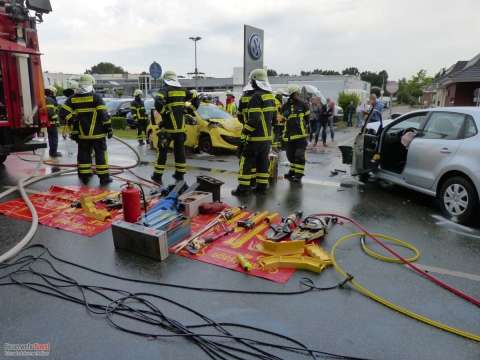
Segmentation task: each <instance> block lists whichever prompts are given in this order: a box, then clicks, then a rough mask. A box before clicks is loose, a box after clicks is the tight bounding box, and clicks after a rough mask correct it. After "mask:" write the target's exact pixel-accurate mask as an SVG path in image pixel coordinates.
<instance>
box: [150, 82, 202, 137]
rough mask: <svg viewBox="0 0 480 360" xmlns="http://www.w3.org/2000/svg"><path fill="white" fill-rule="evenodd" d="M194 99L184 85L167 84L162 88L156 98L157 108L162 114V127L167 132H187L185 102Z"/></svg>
mask: <svg viewBox="0 0 480 360" xmlns="http://www.w3.org/2000/svg"><path fill="white" fill-rule="evenodd" d="M193 99H194V95H193V94H192V92H190V91H189V90H187V89H185V88H182V87H175V86H170V85H166V86H165V87H163V88H162V89H160V91H159V92H158V94H157V96H156V98H155V109H156V110H157V111H158V112H159V113H160V114H161V115H162V122H161V123H160V128H162V129H164V130H165V132H167V133H184V132H186V129H185V118H184V115H185V102H186V101H190V100H193ZM196 107H198V105H197V106H196Z"/></svg>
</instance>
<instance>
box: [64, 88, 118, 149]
mask: <svg viewBox="0 0 480 360" xmlns="http://www.w3.org/2000/svg"><path fill="white" fill-rule="evenodd" d="M60 118H61V119H63V120H65V121H66V123H67V124H71V125H72V132H71V135H73V136H78V138H79V139H81V140H95V139H102V138H105V136H106V135H107V134H108V133H110V132H111V131H112V122H111V120H110V116H109V115H108V111H107V107H106V106H105V103H104V102H103V99H102V97H101V96H100V95H98V94H96V93H93V92H90V93H86V94H75V95H72V96H71V97H69V98H68V99H67V101H65V104H63V105H62V107H61V108H60Z"/></svg>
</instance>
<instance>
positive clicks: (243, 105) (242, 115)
mask: <svg viewBox="0 0 480 360" xmlns="http://www.w3.org/2000/svg"><path fill="white" fill-rule="evenodd" d="M252 94H253V90H252V91H245V92H244V93H243V95H242V97H241V98H240V101H239V103H238V109H237V117H238V121H240V122H241V123H242V124H244V123H245V120H246V119H247V117H248V103H249V102H250V100H251V99H252Z"/></svg>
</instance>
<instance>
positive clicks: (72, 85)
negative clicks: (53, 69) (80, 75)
mask: <svg viewBox="0 0 480 360" xmlns="http://www.w3.org/2000/svg"><path fill="white" fill-rule="evenodd" d="M77 89H78V81H77V80H75V79H72V78H70V79H68V80H67V87H66V88H65V89H64V90H63V96H65V97H67V98H69V97H70V96H72V95H73V94H75V91H76V90H77ZM60 108H61V106H60V107H59V109H60ZM72 120H73V119H70V121H65V122H64V124H63V127H62V137H63V139H64V140H66V139H67V137H68V136H69V135H70V132H71V131H72V126H71V125H72Z"/></svg>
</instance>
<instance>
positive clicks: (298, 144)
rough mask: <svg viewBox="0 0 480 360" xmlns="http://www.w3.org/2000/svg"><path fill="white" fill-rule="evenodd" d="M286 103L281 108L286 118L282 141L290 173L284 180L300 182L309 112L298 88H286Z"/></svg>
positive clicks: (303, 164) (291, 86)
mask: <svg viewBox="0 0 480 360" xmlns="http://www.w3.org/2000/svg"><path fill="white" fill-rule="evenodd" d="M287 93H288V95H289V98H288V101H287V102H286V104H285V105H284V106H283V113H284V114H285V117H286V122H285V128H284V132H283V141H285V142H286V144H287V145H286V147H287V159H288V161H289V162H290V171H289V172H288V173H287V174H285V178H286V179H288V180H290V181H291V182H300V181H301V179H302V177H303V175H304V173H305V150H306V148H307V137H308V123H309V116H310V110H309V108H308V106H307V105H306V104H305V103H304V102H303V101H302V100H301V99H300V87H299V86H297V85H290V86H288V89H287Z"/></svg>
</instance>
